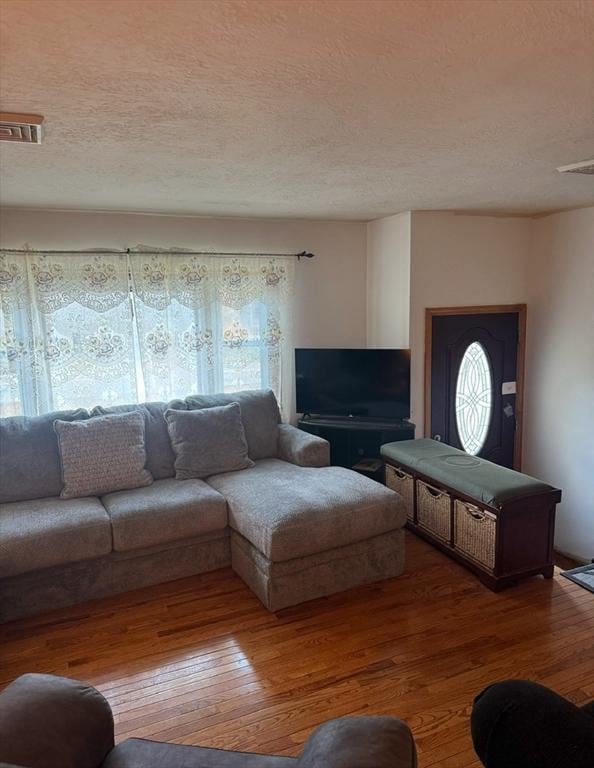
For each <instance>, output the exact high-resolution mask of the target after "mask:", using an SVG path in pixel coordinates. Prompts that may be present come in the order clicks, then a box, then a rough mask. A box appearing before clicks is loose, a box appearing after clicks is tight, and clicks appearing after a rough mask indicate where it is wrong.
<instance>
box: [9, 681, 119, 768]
mask: <svg viewBox="0 0 594 768" xmlns="http://www.w3.org/2000/svg"><path fill="white" fill-rule="evenodd" d="M113 744H114V729H113V715H112V713H111V708H110V706H109V704H108V703H107V701H106V700H105V699H104V698H103V696H102V695H101V694H100V693H99V691H96V690H95V689H94V688H92V687H91V686H90V685H87V684H86V683H80V682H78V681H77V680H69V679H68V678H66V677H56V676H54V675H38V674H27V675H22V676H21V677H19V678H17V679H16V680H15V681H14V682H13V683H11V684H10V685H9V686H8V688H6V689H5V690H4V691H3V692H2V693H1V694H0V763H2V762H5V763H16V764H17V765H26V766H28V768H99V766H100V765H101V763H102V762H103V760H104V758H105V756H106V755H107V753H108V752H109V751H110V750H111V749H112V748H113Z"/></svg>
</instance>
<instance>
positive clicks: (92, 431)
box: [54, 412, 153, 499]
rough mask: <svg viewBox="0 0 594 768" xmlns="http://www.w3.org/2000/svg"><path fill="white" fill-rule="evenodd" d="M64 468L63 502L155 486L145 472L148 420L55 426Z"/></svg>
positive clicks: (126, 416)
mask: <svg viewBox="0 0 594 768" xmlns="http://www.w3.org/2000/svg"><path fill="white" fill-rule="evenodd" d="M54 429H55V430H56V434H57V435H58V447H59V450H60V461H61V464H62V481H63V487H62V492H61V494H60V496H61V497H62V498H63V499H77V498H81V497H84V496H103V494H106V493H111V492H112V491H124V490H126V489H128V488H140V487H142V486H144V485H150V484H151V483H152V482H153V477H152V475H151V473H150V472H149V471H148V470H147V469H146V468H145V465H146V451H145V449H144V416H143V415H142V414H141V413H138V412H133V413H111V414H109V415H108V416H96V417H95V418H93V419H87V420H86V421H79V422H68V421H60V420H59V419H58V420H56V421H55V422H54Z"/></svg>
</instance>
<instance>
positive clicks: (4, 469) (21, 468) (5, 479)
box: [0, 409, 89, 504]
mask: <svg viewBox="0 0 594 768" xmlns="http://www.w3.org/2000/svg"><path fill="white" fill-rule="evenodd" d="M88 418H89V412H88V411H86V410H84V409H79V410H76V411H53V412H51V413H45V414H43V415H42V416H11V417H9V418H5V419H0V503H2V504H4V503H7V502H10V501H26V500H28V499H42V498H45V497H47V496H59V495H60V491H61V490H62V475H61V471H60V454H59V451H58V440H57V437H56V433H55V432H54V421H56V419H60V420H61V421H80V420H83V419H88Z"/></svg>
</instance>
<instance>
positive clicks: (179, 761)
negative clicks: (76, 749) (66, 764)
mask: <svg viewBox="0 0 594 768" xmlns="http://www.w3.org/2000/svg"><path fill="white" fill-rule="evenodd" d="M296 763H297V760H296V759H295V758H294V757H274V756H271V755H257V754H254V753H253V752H229V751H227V750H224V749H213V748H211V747H194V746H189V745H186V744H166V743H164V742H160V741H149V740H148V739H126V741H123V742H122V743H121V744H118V745H117V746H116V748H115V749H113V750H112V751H111V752H110V753H109V755H108V756H107V759H106V760H105V761H104V762H103V763H102V768H295V766H296ZM320 768H321V767H320Z"/></svg>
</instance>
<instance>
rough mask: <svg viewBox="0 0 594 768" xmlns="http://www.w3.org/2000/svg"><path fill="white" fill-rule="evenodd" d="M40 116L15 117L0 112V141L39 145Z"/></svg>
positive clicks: (41, 121)
mask: <svg viewBox="0 0 594 768" xmlns="http://www.w3.org/2000/svg"><path fill="white" fill-rule="evenodd" d="M42 123H43V117H41V115H16V114H14V113H12V112H0V141H16V142H17V143H18V144H41V134H42V129H41V125H42Z"/></svg>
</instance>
